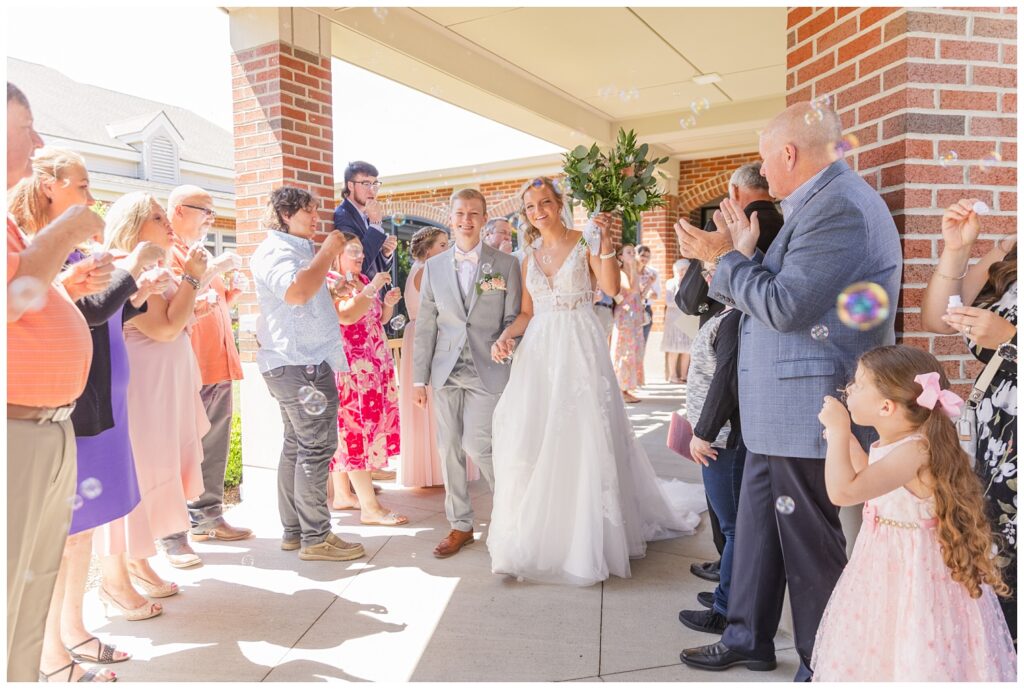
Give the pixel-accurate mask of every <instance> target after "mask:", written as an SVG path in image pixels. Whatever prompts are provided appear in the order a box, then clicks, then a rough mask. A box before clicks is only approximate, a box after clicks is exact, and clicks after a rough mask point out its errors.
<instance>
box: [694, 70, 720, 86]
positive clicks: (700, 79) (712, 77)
mask: <svg viewBox="0 0 1024 689" xmlns="http://www.w3.org/2000/svg"><path fill="white" fill-rule="evenodd" d="M721 80H722V75H721V74H719V73H718V72H709V73H708V74H698V75H697V76H695V77H694V78H693V83H695V84H700V85H701V86H707V85H708V84H717V83H718V82H720V81H721Z"/></svg>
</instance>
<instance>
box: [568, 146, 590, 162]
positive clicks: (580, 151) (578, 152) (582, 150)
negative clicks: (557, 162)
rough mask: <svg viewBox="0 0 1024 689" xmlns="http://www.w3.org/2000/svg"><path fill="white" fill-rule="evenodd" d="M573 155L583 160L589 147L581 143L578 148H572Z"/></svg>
mask: <svg viewBox="0 0 1024 689" xmlns="http://www.w3.org/2000/svg"><path fill="white" fill-rule="evenodd" d="M572 155H573V157H574V158H577V159H580V160H582V159H583V158H586V157H587V147H586V146H584V145H583V144H580V145H579V146H577V147H576V148H574V149H572Z"/></svg>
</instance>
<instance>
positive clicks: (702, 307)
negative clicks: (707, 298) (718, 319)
mask: <svg viewBox="0 0 1024 689" xmlns="http://www.w3.org/2000/svg"><path fill="white" fill-rule="evenodd" d="M709 308H711V307H710V306H708V305H707V304H706V303H704V304H701V305H700V306H698V307H697V313H707V312H708V309H709Z"/></svg>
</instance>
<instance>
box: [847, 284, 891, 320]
mask: <svg viewBox="0 0 1024 689" xmlns="http://www.w3.org/2000/svg"><path fill="white" fill-rule="evenodd" d="M836 311H837V312H838V313H839V320H841V321H842V322H843V324H844V325H846V326H848V327H850V328H854V329H855V330H871V329H872V328H874V327H877V326H879V325H881V324H882V323H884V322H885V319H887V318H888V317H889V295H888V294H887V293H886V291H885V289H883V288H882V286H881V285H876V284H875V283H873V282H857V283H854V284H852V285H850V286H849V287H847V288H846V289H844V290H843V291H842V292H840V293H839V297H838V298H837V299H836Z"/></svg>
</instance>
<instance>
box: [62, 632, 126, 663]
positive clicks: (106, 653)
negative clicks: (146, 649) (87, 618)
mask: <svg viewBox="0 0 1024 689" xmlns="http://www.w3.org/2000/svg"><path fill="white" fill-rule="evenodd" d="M92 641H95V642H96V643H97V644H99V648H98V649H96V650H97V653H96V655H94V656H88V655H86V654H84V653H79V652H77V651H75V649H76V648H81V647H82V646H85V645H86V644H87V643H90V642H92ZM64 648H65V649H67V652H68V655H70V656H71V657H72V658H74V659H75V660H80V661H84V662H87V663H99V664H101V665H109V664H111V663H123V662H124V661H126V660H131V655H126V656H125V657H124V658H114V651H116V650H117V646H114V645H113V644H105V643H103V642H102V641H100V640H99V639H97V638H96V637H95V636H90V637H89V638H88V639H86V640H85V641H83V642H82V643H80V644H75V645H74V646H65V647H64Z"/></svg>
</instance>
